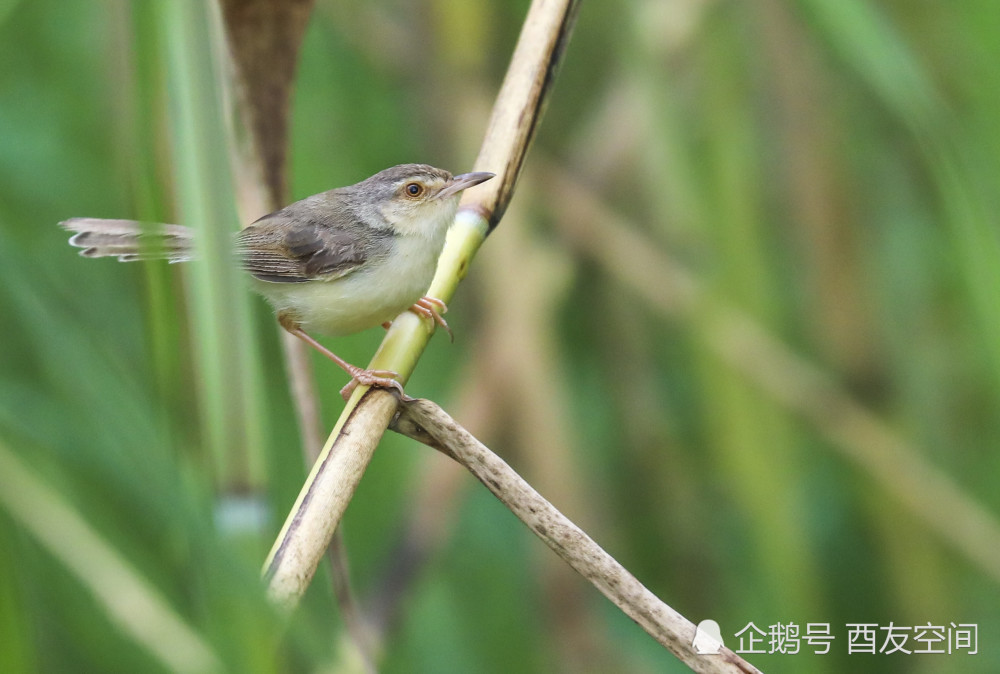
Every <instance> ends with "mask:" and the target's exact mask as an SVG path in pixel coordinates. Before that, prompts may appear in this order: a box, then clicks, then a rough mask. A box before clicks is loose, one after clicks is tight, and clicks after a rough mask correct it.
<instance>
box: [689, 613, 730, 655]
mask: <svg viewBox="0 0 1000 674" xmlns="http://www.w3.org/2000/svg"><path fill="white" fill-rule="evenodd" d="M691 646H692V647H693V648H694V652H695V653H697V654H698V655H717V654H718V653H719V650H721V649H722V646H723V643H722V632H721V631H720V630H719V623H717V622H715V621H714V620H702V621H701V622H700V623H698V628H697V629H696V630H695V631H694V641H692V642H691Z"/></svg>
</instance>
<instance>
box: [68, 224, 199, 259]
mask: <svg viewBox="0 0 1000 674" xmlns="http://www.w3.org/2000/svg"><path fill="white" fill-rule="evenodd" d="M59 226H60V227H62V228H63V229H65V230H67V231H70V232H76V233H75V234H74V235H73V236H72V237H70V240H69V243H70V245H72V246H76V247H78V248H82V249H83V250H81V251H80V255H82V256H84V257H117V258H118V259H119V260H120V261H122V262H133V261H136V260H170V261H171V262H183V261H185V260H190V259H191V258H192V256H193V254H194V232H193V231H192V230H191V229H190V228H188V227H183V226H181V225H160V224H147V223H140V222H136V221H135V220H102V219H100V218H71V219H69V220H66V221H64V222H60V223H59Z"/></svg>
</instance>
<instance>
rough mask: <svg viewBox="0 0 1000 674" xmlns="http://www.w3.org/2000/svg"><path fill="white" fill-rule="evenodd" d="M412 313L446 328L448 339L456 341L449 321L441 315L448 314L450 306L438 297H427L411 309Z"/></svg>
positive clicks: (418, 301) (422, 298)
mask: <svg viewBox="0 0 1000 674" xmlns="http://www.w3.org/2000/svg"><path fill="white" fill-rule="evenodd" d="M410 311H412V312H413V313H415V314H416V315H417V316H423V317H424V318H429V319H431V320H432V321H434V322H435V323H437V324H438V325H440V326H441V327H442V328H444V331H445V332H447V333H448V337H449V339H451V341H452V342H454V341H455V335H454V334H452V332H451V328H450V327H448V321H446V320H444V317H443V316H442V315H441V314H443V313H447V311H448V305H447V304H445V303H444V301H443V300H439V299H438V298H436V297H427V296H426V295H425V296H424V297H421V298H420V299H419V300H417V301H416V302H415V303H414V304H413V306H411V307H410Z"/></svg>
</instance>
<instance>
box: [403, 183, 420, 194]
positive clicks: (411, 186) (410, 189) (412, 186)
mask: <svg viewBox="0 0 1000 674" xmlns="http://www.w3.org/2000/svg"><path fill="white" fill-rule="evenodd" d="M404 189H405V190H406V195H407V196H410V197H419V196H420V195H421V194H423V193H424V186H423V185H421V184H420V183H407V184H406V187H405V188H404Z"/></svg>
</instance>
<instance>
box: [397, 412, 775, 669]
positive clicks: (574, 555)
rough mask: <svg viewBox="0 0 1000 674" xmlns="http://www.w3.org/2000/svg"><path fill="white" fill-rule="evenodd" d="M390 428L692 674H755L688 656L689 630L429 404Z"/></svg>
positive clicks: (739, 661)
mask: <svg viewBox="0 0 1000 674" xmlns="http://www.w3.org/2000/svg"><path fill="white" fill-rule="evenodd" d="M391 428H392V429H393V430H394V431H397V432H399V433H402V434H403V435H406V436H408V437H410V438H413V439H414V440H417V441H419V442H422V443H424V444H426V445H428V446H430V447H433V448H435V449H437V450H439V451H441V452H443V453H444V454H446V455H448V456H450V457H451V458H452V459H454V460H455V461H458V462H459V463H460V464H462V466H464V467H465V468H466V469H468V470H469V472H471V473H472V474H473V475H474V476H475V477H476V479H478V480H479V481H480V482H482V483H483V485H484V486H485V487H486V488H487V489H489V490H490V491H491V492H493V495H494V496H496V497H497V498H498V499H500V501H502V502H503V504H504V505H506V506H507V507H508V508H510V510H511V512H513V513H514V514H515V515H517V517H518V518H519V519H520V520H521V521H522V522H524V523H525V524H526V525H527V526H528V528H530V529H531V531H532V532H534V534H535V535H536V536H538V537H539V538H541V539H542V540H543V541H544V542H545V544H546V545H548V546H549V547H550V548H552V550H553V551H554V552H555V553H556V554H557V555H559V556H560V557H562V558H563V559H564V560H566V562H567V563H568V564H569V565H570V566H572V567H573V568H574V569H575V570H576V571H577V572H579V573H580V575H582V576H583V577H584V578H586V579H587V580H589V581H590V582H591V583H592V584H593V585H594V586H595V587H596V588H597V589H598V590H600V591H601V593H602V594H603V595H604V596H605V597H607V598H608V599H610V600H611V601H612V602H613V603H614V604H615V605H616V606H618V607H619V608H620V609H621V610H622V611H624V612H625V614H626V615H628V616H629V617H630V618H632V620H634V621H635V622H636V623H638V624H639V626H640V627H642V628H643V629H644V630H646V632H647V633H649V635H650V636H652V637H653V638H654V639H656V640H657V641H658V642H659V643H660V644H662V645H663V646H664V647H666V648H667V649H668V650H670V652H671V653H673V654H674V655H676V656H677V657H678V658H679V659H680V660H681V661H682V662H684V664H686V665H687V666H688V667H690V668H691V669H692V670H693V671H696V672H757V671H759V670H757V668H756V667H754V666H753V665H751V664H750V663H748V662H747V661H746V660H744V659H743V658H741V657H739V656H738V655H736V654H735V653H734V652H733V651H731V650H730V649H728V648H723V649H722V650H721V652H720V653H719V654H718V655H698V654H697V653H695V651H694V649H693V648H692V646H691V642H692V641H693V639H694V635H695V629H696V628H695V625H694V624H693V623H692V622H690V621H689V620H688V619H687V618H685V617H684V616H682V615H681V614H680V613H678V612H677V611H675V610H674V609H672V608H671V607H670V606H668V605H666V604H665V603H663V602H662V601H660V600H659V599H658V598H657V597H656V595H654V594H653V593H652V592H650V591H649V590H648V589H646V587H645V586H643V585H642V583H640V582H639V581H638V580H636V578H635V576H633V575H632V574H631V573H629V572H628V571H627V570H626V569H625V568H624V567H623V566H622V565H621V564H619V563H618V562H617V561H616V560H615V559H614V558H613V557H612V556H611V555H609V554H608V553H607V552H605V551H604V550H603V549H602V548H601V547H600V546H599V545H598V544H597V543H595V542H594V540H593V539H592V538H590V537H589V536H588V535H587V534H586V533H584V532H583V530H582V529H580V528H579V527H577V526H576V525H575V524H573V523H572V522H571V521H570V520H569V519H568V518H567V517H566V516H565V515H563V514H562V513H561V512H559V511H558V510H557V509H556V508H555V507H554V506H553V505H552V504H551V503H549V502H548V501H547V500H545V499H544V498H543V497H542V496H541V494H539V493H538V492H537V491H535V490H534V489H533V488H532V487H531V485H529V484H528V483H527V482H525V481H524V479H523V478H521V476H520V475H518V474H517V473H516V472H515V471H514V470H513V469H512V468H511V467H510V466H509V465H507V463H505V462H504V461H503V459H501V458H500V457H499V456H497V455H496V454H494V453H493V452H492V451H490V449H489V448H488V447H486V446H485V445H484V444H482V443H481V442H479V441H478V440H477V439H476V438H475V437H473V436H472V434H471V433H469V432H468V431H467V430H465V429H464V428H462V427H461V426H460V425H459V424H458V423H457V422H455V420H454V419H452V418H451V417H450V416H448V415H447V414H446V413H445V412H444V410H442V409H441V408H440V407H438V406H437V405H436V404H434V403H433V402H431V401H429V400H413V401H410V402H401V403H400V411H399V414H398V416H397V417H396V418H395V419H394V421H393V423H392V425H391Z"/></svg>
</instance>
